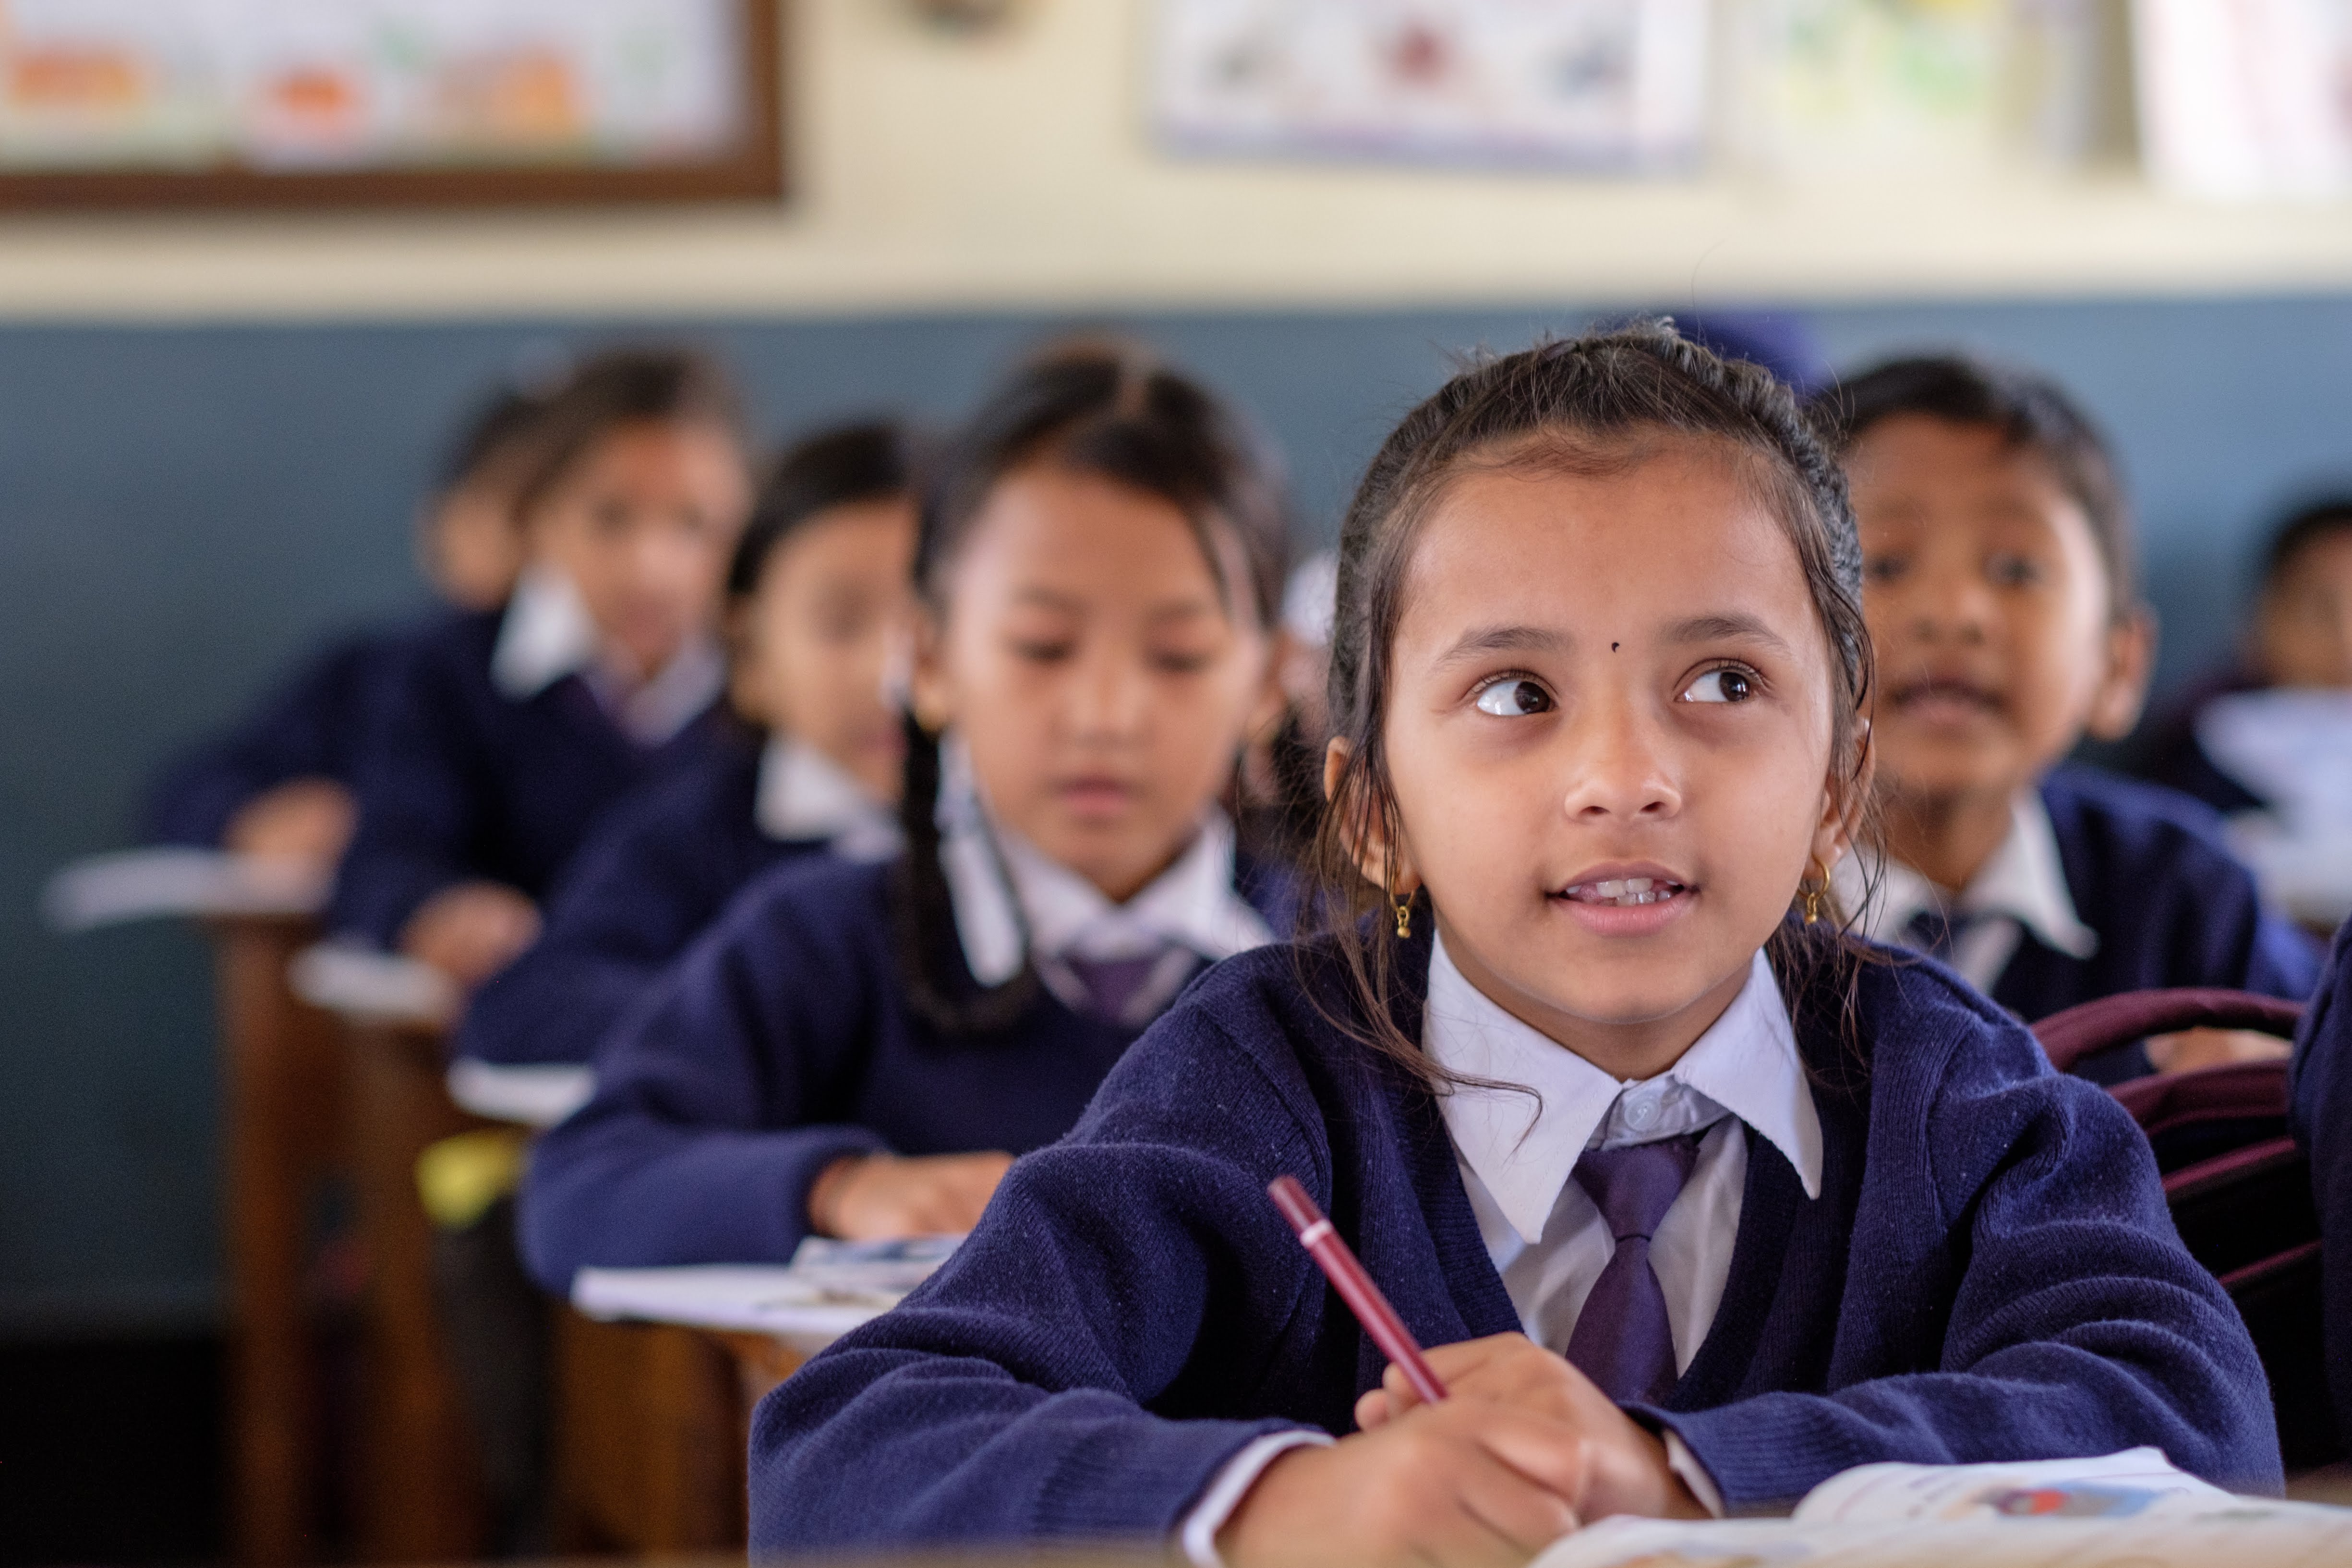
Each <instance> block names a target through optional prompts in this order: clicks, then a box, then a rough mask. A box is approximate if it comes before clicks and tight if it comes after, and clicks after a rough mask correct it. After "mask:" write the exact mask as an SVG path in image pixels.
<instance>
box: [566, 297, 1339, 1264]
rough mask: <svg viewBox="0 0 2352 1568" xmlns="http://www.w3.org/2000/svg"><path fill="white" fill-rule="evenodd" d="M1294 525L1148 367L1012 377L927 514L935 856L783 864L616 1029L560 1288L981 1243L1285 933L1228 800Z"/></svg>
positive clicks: (1253, 714)
mask: <svg viewBox="0 0 2352 1568" xmlns="http://www.w3.org/2000/svg"><path fill="white" fill-rule="evenodd" d="M1285 522H1286V519H1285V516H1284V511H1283V506H1282V501H1281V496H1280V491H1279V489H1278V486H1277V484H1276V481H1275V480H1274V479H1273V478H1272V477H1271V475H1270V473H1269V471H1268V466H1267V464H1266V462H1265V458H1264V456H1263V454H1262V453H1261V452H1260V451H1259V449H1258V448H1257V447H1255V444H1254V442H1253V441H1252V440H1251V438H1250V437H1249V435H1248V433H1247V432H1246V431H1245V430H1244V429H1243V427H1242V426H1240V424H1239V422H1238V421H1237V420H1236V419H1235V418H1234V416H1233V415H1232V414H1231V413H1230V412H1228V411H1227V410H1226V409H1224V408H1223V406H1221V405H1219V404H1218V403H1217V401H1216V400H1215V399H1214V398H1213V397H1212V396H1211V395H1209V394H1208V393H1206V392H1204V391H1203V390H1202V389H1201V388H1200V387H1199V386H1197V385H1196V384H1193V383H1192V382H1191V381H1189V380H1187V379H1185V378H1184V377H1182V376H1181V375H1179V374H1175V373H1174V372H1172V371H1170V370H1168V369H1166V368H1164V367H1162V366H1160V365H1158V364H1155V363H1151V362H1150V360H1148V359H1146V358H1144V357H1143V356H1142V355H1140V354H1139V353H1136V352H1134V351H1132V350H1130V349H1128V348H1125V347H1122V346H1119V345H1117V344H1092V343H1083V344H1074V345H1070V346H1067V347H1065V348H1062V349H1060V350H1057V351H1054V352H1049V353H1046V354H1045V355H1043V356H1042V357H1040V358H1038V359H1036V360H1034V362H1032V363H1029V364H1027V365H1026V366H1024V368H1022V369H1020V370H1019V371H1017V372H1016V373H1014V374H1013V376H1012V377H1011V378H1010V379H1009V380H1008V381H1007V382H1006V383H1005V384H1003V386H1001V387H1000V388H999V389H998V390H997V392H996V393H995V395H993V396H992V398H991V399H990V400H989V401H988V403H987V404H986V405H984V406H983V407H982V410H981V412H980V413H979V414H978V415H977V416H975V418H974V419H973V420H972V422H971V426H969V427H968V428H967V429H966V430H965V432H964V433H963V435H962V436H961V437H960V439H959V440H958V441H957V442H956V443H955V444H954V445H953V447H951V449H950V452H949V454H948V456H947V458H946V460H945V461H944V462H943V463H942V465H941V467H940V471H939V473H938V474H937V476H936V478H935V479H934V481H933V483H932V485H931V486H930V493H929V495H928V496H927V498H926V500H925V503H924V506H923V514H922V519H921V524H920V529H919V534H918V538H917V542H916V554H915V563H914V579H915V587H916V593H917V597H918V601H919V612H918V616H917V634H916V643H915V649H914V658H913V668H912V672H911V673H912V681H911V693H912V708H913V713H912V715H911V718H910V721H909V723H908V758H907V768H906V788H905V792H904V796H903V801H902V805H901V811H900V817H901V825H902V827H903V829H904V833H905V837H906V840H907V847H906V849H905V851H904V852H903V853H902V854H901V855H900V856H898V858H895V859H893V860H891V861H888V862H887V863H885V864H880V865H856V864H851V863H847V862H845V861H843V860H839V859H836V858H817V859H814V860H810V861H806V862H802V863H796V864H793V865H787V866H784V867H782V868H778V869H777V870H775V871H773V872H771V873H769V874H768V875H767V876H765V877H764V878H762V879H761V880H759V881H757V882H755V883H753V884H752V885H751V887H750V888H748V889H746V890H745V891H744V893H743V894H742V895H741V896H740V898H739V899H738V900H736V901H735V903H734V904H733V905H732V906H731V907H730V910H729V911H728V912H727V914H726V915H725V916H724V917H723V918H722V919H721V920H720V921H719V923H718V925H717V926H716V927H715V928H714V929H713V930H712V931H709V933H708V934H706V935H705V936H704V937H703V938H702V939H700V940H699V941H698V942H697V943H696V945H695V946H694V947H692V948H691V949H689V950H688V952H687V953H686V955H685V956H684V957H683V958H682V959H681V960H680V961H679V963H677V965H676V966H675V967H674V968H673V969H672V970H671V971H670V972H669V973H668V974H667V976H666V977H665V978H664V979H663V980H662V981H661V982H660V983H659V984H657V986H656V991H655V994H653V995H652V996H650V997H648V998H647V999H646V1003H645V1004H644V1005H641V1006H639V1007H638V1008H637V1010H636V1011H635V1013H634V1014H633V1015H632V1016H630V1018H629V1019H628V1020H627V1021H625V1023H624V1024H623V1025H622V1026H620V1028H619V1029H618V1030H617V1031H616V1032H615V1034H614V1036H613V1037H612V1038H611V1039H610V1040H609V1041H608V1043H607V1046H606V1047H605V1050H604V1053H603V1055H602V1056H601V1058H600V1061H599V1069H598V1088H597V1093H596V1097H595V1099H594V1100H592V1101H591V1102H590V1103H589V1105H588V1106H587V1107H586V1108H585V1109H584V1110H582V1111H581V1112H580V1113H579V1114H578V1115H576V1116H575V1117H573V1118H572V1120H571V1121H569V1122H567V1123H565V1124H564V1125H563V1126H562V1127H560V1128H558V1129H557V1130H556V1131H553V1132H551V1134H549V1135H548V1137H547V1138H546V1139H545V1140H544V1141H543V1142H541V1145H540V1147H539V1149H538V1151H537V1152H536V1153H535V1155H534V1158H533V1161H532V1169H531V1173H530V1180H529V1183H528V1185H527V1187H526V1191H525V1196H524V1205H523V1237H524V1245H525V1250H526V1254H527V1256H528V1258H529V1259H530V1264H531V1267H532V1268H533V1270H534V1272H535V1273H536V1274H537V1275H538V1276H539V1278H540V1279H541V1281H542V1282H543V1283H545V1284H546V1285H547V1286H548V1287H549V1288H551V1289H556V1290H559V1291H561V1290H565V1289H569V1287H570V1284H571V1280H572V1275H573V1274H574V1273H575V1272H576V1271H577V1270H578V1269H579V1268H583V1267H587V1266H592V1265H602V1266H651V1265H659V1264H681V1263H706V1262H767V1261H773V1262H781V1261H783V1260H784V1259H786V1258H790V1257H791V1256H792V1253H793V1249H794V1247H797V1246H798V1244H799V1242H800V1241H801V1239H802V1238H803V1237H806V1236H809V1235H813V1234H814V1235H826V1236H835V1237H848V1238H857V1239H866V1238H881V1237H903V1236H914V1235H922V1234H927V1233H940V1232H956V1231H962V1230H966V1229H968V1228H970V1227H971V1225H972V1223H973V1222H974V1221H975V1220H976V1219H977V1218H978V1217H979V1215H980V1212H981V1210H982V1207H983V1206H984V1205H986V1203H987V1201H988V1198H989V1195H990V1194H991V1193H992V1192H993V1190H994V1189H995V1186H996V1184H997V1181H998V1179H999V1178H1000V1177H1001V1176H1003V1173H1004V1171H1005V1169H1006V1167H1007V1166H1008V1165H1009V1164H1010V1163H1011V1161H1012V1158H1013V1156H1014V1155H1015V1154H1019V1153H1022V1152H1026V1151H1028V1150H1031V1149H1034V1148H1037V1147H1039V1146H1041V1145H1043V1144H1045V1143H1049V1142H1053V1141H1054V1140H1055V1139H1056V1138H1058V1137H1060V1136H1061V1135H1062V1134H1063V1133H1064V1132H1065V1131H1067V1130H1068V1129H1069V1127H1070V1125H1071V1124H1072V1123H1073V1122H1075V1121H1076V1120H1077V1117H1078V1113H1079V1112H1080V1111H1081V1110H1083V1109H1084V1108H1085V1106H1086V1103H1087V1100H1088V1099H1089V1098H1090V1097H1091V1096H1092V1095H1093V1093H1094V1090H1095V1089H1096V1087H1097V1085H1098V1084H1099V1083H1100V1082H1101V1080H1102V1078H1103V1075H1104V1074H1105V1073H1106V1072H1108V1070H1109V1069H1110V1067H1111V1065H1112V1064H1113V1063H1114V1062H1116V1061H1117V1060H1118V1058H1119V1057H1120V1055H1121V1054H1122V1053H1123V1052H1124V1051H1125V1050H1126V1048H1127V1047H1128V1046H1129V1044H1130V1043H1131V1042H1132V1041H1133V1040H1134V1039H1135V1037H1136V1036H1137V1035H1138V1034H1139V1033H1140V1032H1141V1030H1142V1028H1143V1026H1145V1025H1146V1024H1148V1023H1149V1022H1150V1020H1151V1019H1152V1018H1153V1017H1155V1016H1158V1015H1159V1014H1160V1012H1161V1011H1162V1010H1164V1009H1165V1008H1166V1007H1167V1006H1168V1005H1169V1004H1170V1003H1171V1001H1173V1000H1174V998H1175V996H1176V994H1177V993H1178V992H1179V991H1180V990H1181V989H1183V988H1184V986H1185V985H1186V984H1187V983H1188V982H1189V981H1190V980H1191V979H1192V977H1193V975H1194V974H1195V973H1198V972H1199V971H1200V970H1201V969H1202V967H1203V966H1204V965H1206V964H1209V963H1215V962H1216V961H1218V960H1220V959H1223V958H1226V957H1229V956H1231V955H1233V954H1234V953H1238V952H1243V951H1244V950H1246V949H1249V948H1253V947H1256V946H1259V945H1261V944H1264V943H1265V942H1271V941H1273V940H1275V938H1276V936H1277V935H1280V934H1284V933H1286V928H1287V925H1288V923H1289V919H1290V915H1289V910H1290V908H1291V904H1292V900H1291V893H1290V881H1289V879H1288V878H1286V876H1285V875H1284V874H1283V872H1282V871H1281V869H1280V868H1278V867H1276V865H1273V864H1270V863H1268V862H1265V861H1262V860H1260V859H1257V858H1254V857H1253V856H1251V855H1250V854H1249V853H1248V852H1247V850H1246V849H1245V848H1244V847H1242V846H1240V845H1238V844H1237V843H1236V841H1235V839H1236V834H1235V829H1234V825H1233V823H1232V822H1231V820H1230V819H1229V818H1227V817H1226V816H1225V815H1224V813H1223V811H1222V810H1221V809H1220V808H1219V805H1218V800H1219V797H1220V794H1221V792H1223V790H1225V789H1226V788H1227V787H1228V786H1229V785H1230V784H1231V782H1232V780H1233V777H1234V772H1235V765H1236V761H1237V759H1238V758H1239V756H1240V755H1241V753H1242V752H1243V750H1244V747H1246V746H1247V745H1248V744H1249V743H1250V742H1251V741H1252V739H1253V738H1254V737H1255V735H1257V734H1258V733H1260V732H1262V731H1265V730H1267V729H1268V728H1270V727H1271V726H1272V725H1273V724H1274V723H1275V722H1276V720H1277V719H1278V717H1279V713H1280V709H1281V698H1280V694H1279V689H1278V685H1277V683H1276V676H1275V666H1276V654H1277V652H1278V648H1277V646H1276V644H1277V640H1278V636H1279V634H1278V632H1277V631H1276V624H1277V619H1278V615H1279V602H1280V597H1281V593H1282V584H1283V574H1284V568H1285V564H1286V562H1285V540H1286V533H1285Z"/></svg>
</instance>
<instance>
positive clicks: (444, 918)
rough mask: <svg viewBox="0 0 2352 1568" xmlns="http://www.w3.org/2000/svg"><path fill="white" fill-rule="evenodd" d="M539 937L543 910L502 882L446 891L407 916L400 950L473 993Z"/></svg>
mask: <svg viewBox="0 0 2352 1568" xmlns="http://www.w3.org/2000/svg"><path fill="white" fill-rule="evenodd" d="M538 936H539V906H538V905H536V904H534V903H532V902H531V901H530V900H529V899H526V898H524V897H523V896H522V895H521V894H520V893H518V892H516V891H515V890H514V889H512V888H509V887H507V886H506V885H505V884H503V883H499V882H460V883H458V884H457V886H456V887H454V888H444V889H441V890H440V891H439V892H437V893H436V894H434V895H433V896H432V897H431V898H429V899H427V900H425V902H424V903H422V904H420V905H419V906H417V910H416V912H415V914H413V915H411V916H409V917H408V924H407V925H405V926H404V927H403V928H401V932H400V951H401V952H404V953H406V954H407V955H408V956H409V957H411V958H413V959H415V960H416V961H417V962H418V963H429V964H431V965H432V966H433V967H434V968H436V969H437V970H439V971H440V972H441V973H444V974H446V975H447V976H448V977H449V978H450V979H451V980H453V981H455V982H457V985H458V987H459V988H460V989H461V990H466V991H471V990H473V989H474V988H475V987H476V986H478V985H479V984H481V983H482V982H483V981H485V980H488V978H489V977H490V976H491V975H493V974H496V973H498V972H499V970H501V969H504V968H505V967H506V966H507V965H508V964H509V963H512V962H513V961H514V958H515V956H516V955H517V954H518V953H520V952H522V950H523V949H524V948H526V947H529V946H530V944H531V942H533V941H535V940H536V939H537V938H538Z"/></svg>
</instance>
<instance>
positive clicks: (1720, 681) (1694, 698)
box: [1683, 669, 1756, 702]
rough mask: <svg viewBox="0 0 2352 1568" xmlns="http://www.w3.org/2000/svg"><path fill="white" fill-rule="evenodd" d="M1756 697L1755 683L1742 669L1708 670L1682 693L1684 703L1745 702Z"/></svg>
mask: <svg viewBox="0 0 2352 1568" xmlns="http://www.w3.org/2000/svg"><path fill="white" fill-rule="evenodd" d="M1755 695H1756V682H1755V681H1754V680H1753V679H1750V678H1749V677H1748V672H1747V671H1746V670H1743V669H1710V670H1708V671H1707V672H1706V674H1705V675H1702V676H1700V677H1699V678H1698V679H1696V680H1694V681H1692V682H1691V683H1690V686H1689V688H1688V689H1686V690H1685V691H1684V692H1683V700H1684V701H1685V702H1745V701H1747V700H1748V699H1749V698H1751V697H1753V696H1755Z"/></svg>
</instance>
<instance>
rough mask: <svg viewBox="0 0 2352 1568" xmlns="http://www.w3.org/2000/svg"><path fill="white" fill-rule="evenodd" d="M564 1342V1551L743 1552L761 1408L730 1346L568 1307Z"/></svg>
mask: <svg viewBox="0 0 2352 1568" xmlns="http://www.w3.org/2000/svg"><path fill="white" fill-rule="evenodd" d="M555 1344H556V1378H555V1386H556V1409H555V1541H556V1544H557V1546H558V1548H559V1549H561V1550H563V1551H569V1552H627V1553H631V1554H633V1555H639V1556H653V1555H666V1554H669V1553H675V1552H724V1551H734V1552H740V1551H741V1550H742V1549H743V1544H744V1539H745V1537H744V1529H745V1520H744V1494H743V1456H744V1448H745V1447H746V1444H747V1441H748V1435H747V1430H746V1427H745V1425H744V1421H745V1415H746V1413H747V1412H748V1410H749V1408H750V1407H749V1406H748V1405H745V1404H744V1403H743V1398H742V1394H741V1393H740V1384H739V1382H738V1379H737V1375H736V1371H735V1363H734V1361H733V1359H732V1358H731V1357H730V1355H729V1354H728V1353H727V1351H726V1349H725V1347H723V1346H721V1345H719V1344H718V1343H716V1342H713V1341H712V1340H711V1339H709V1337H708V1336H706V1335H704V1334H701V1333H698V1332H697V1331H695V1330H692V1329H681V1328H673V1327H670V1326H667V1325H666V1324H659V1323H604V1322H598V1321H595V1320H594V1319H593V1318H585V1317H583V1316H581V1315H580V1314H579V1313H578V1312H575V1311H573V1310H572V1309H570V1308H569V1307H567V1308H565V1309H563V1311H562V1316H561V1318H560V1319H559V1321H558V1323H557V1328H556V1339H555Z"/></svg>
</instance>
